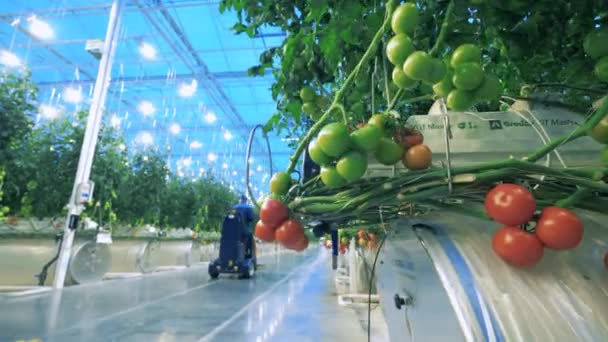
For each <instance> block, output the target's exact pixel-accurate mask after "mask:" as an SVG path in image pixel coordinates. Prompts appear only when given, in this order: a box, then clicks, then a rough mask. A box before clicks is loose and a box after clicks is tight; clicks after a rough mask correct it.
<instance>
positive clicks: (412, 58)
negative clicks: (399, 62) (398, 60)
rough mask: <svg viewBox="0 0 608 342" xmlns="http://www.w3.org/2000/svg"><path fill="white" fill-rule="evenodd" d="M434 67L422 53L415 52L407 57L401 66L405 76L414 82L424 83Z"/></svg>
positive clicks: (427, 56) (433, 63) (431, 59)
mask: <svg viewBox="0 0 608 342" xmlns="http://www.w3.org/2000/svg"><path fill="white" fill-rule="evenodd" d="M433 67H435V62H434V60H433V58H431V57H430V56H429V55H428V54H427V53H426V52H424V51H415V52H413V53H412V54H411V55H409V56H408V57H407V59H406V60H405V63H404V64H403V72H404V73H405V75H406V76H407V77H409V78H411V79H413V80H416V81H426V80H428V79H429V76H430V75H431V71H432V69H433Z"/></svg>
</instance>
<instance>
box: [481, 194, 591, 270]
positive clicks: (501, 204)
mask: <svg viewBox="0 0 608 342" xmlns="http://www.w3.org/2000/svg"><path fill="white" fill-rule="evenodd" d="M484 204H485V208H486V213H487V214H488V216H490V217H491V218H492V219H493V220H494V221H496V222H498V223H501V224H503V225H504V226H503V227H502V228H500V229H499V230H498V231H497V232H496V233H495V234H494V237H493V238H492V248H493V249H494V252H495V253H496V254H497V255H498V256H499V257H500V258H502V259H503V260H504V261H506V262H507V263H509V264H511V265H513V266H516V267H522V268H526V267H532V266H534V265H536V264H537V263H538V262H539V261H540V260H541V259H542V257H543V252H544V248H549V249H553V250H558V251H562V250H570V249H573V248H576V247H577V246H578V245H579V244H580V242H581V241H582V239H583V223H582V221H581V220H580V219H579V218H578V216H577V215H576V214H575V213H574V212H572V211H570V210H567V209H564V208H560V207H554V206H551V207H545V208H544V209H543V210H542V211H541V213H540V217H539V218H538V219H537V220H536V227H535V231H534V232H528V231H526V230H525V229H524V228H522V227H521V226H522V225H526V224H528V223H529V222H530V221H532V220H533V218H534V214H535V212H536V200H535V199H534V196H533V195H532V193H530V191H528V189H526V188H525V187H523V186H521V185H517V184H508V183H504V184H500V185H498V186H496V187H494V188H493V189H492V190H490V191H489V192H488V194H487V195H486V198H485V203H484Z"/></svg>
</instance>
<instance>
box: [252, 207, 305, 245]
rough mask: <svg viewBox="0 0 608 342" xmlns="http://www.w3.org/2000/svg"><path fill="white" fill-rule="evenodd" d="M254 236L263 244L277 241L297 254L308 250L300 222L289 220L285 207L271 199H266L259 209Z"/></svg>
mask: <svg viewBox="0 0 608 342" xmlns="http://www.w3.org/2000/svg"><path fill="white" fill-rule="evenodd" d="M255 236H256V237H257V238H258V239H260V240H262V241H265V242H273V241H277V242H278V243H280V244H281V245H282V246H283V247H285V248H288V249H292V250H295V251H298V252H301V251H303V250H305V249H306V248H308V238H307V237H306V235H305V234H304V228H303V227H302V224H301V223H300V221H298V220H297V219H295V218H289V211H288V210H287V207H286V206H285V205H284V204H283V203H282V202H281V201H278V200H275V199H272V198H269V199H266V201H264V204H263V205H262V207H261V208H260V220H259V221H258V223H257V224H256V225H255Z"/></svg>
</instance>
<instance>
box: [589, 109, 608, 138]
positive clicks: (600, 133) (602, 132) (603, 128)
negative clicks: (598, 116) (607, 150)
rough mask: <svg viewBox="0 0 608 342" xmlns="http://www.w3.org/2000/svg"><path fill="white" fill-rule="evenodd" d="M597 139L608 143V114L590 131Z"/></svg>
mask: <svg viewBox="0 0 608 342" xmlns="http://www.w3.org/2000/svg"><path fill="white" fill-rule="evenodd" d="M589 135H591V137H592V138H593V139H595V141H597V142H599V143H601V144H608V116H606V117H605V118H603V119H602V121H600V122H599V123H598V124H597V125H596V126H595V127H594V128H593V129H592V130H591V132H590V133H589Z"/></svg>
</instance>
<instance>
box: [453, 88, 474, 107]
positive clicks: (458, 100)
mask: <svg viewBox="0 0 608 342" xmlns="http://www.w3.org/2000/svg"><path fill="white" fill-rule="evenodd" d="M447 105H448V108H450V109H451V110H453V111H457V112H462V111H465V110H467V109H469V108H471V107H473V105H475V94H474V93H473V92H470V91H466V90H461V89H454V90H452V91H451V92H450V93H449V94H448V99H447Z"/></svg>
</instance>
